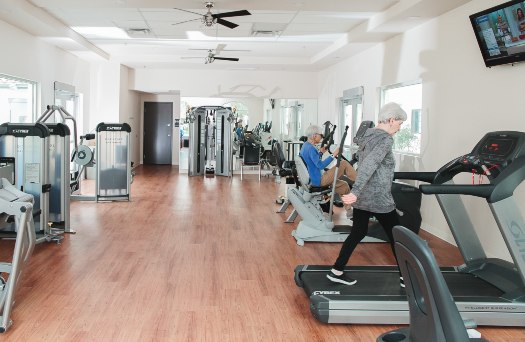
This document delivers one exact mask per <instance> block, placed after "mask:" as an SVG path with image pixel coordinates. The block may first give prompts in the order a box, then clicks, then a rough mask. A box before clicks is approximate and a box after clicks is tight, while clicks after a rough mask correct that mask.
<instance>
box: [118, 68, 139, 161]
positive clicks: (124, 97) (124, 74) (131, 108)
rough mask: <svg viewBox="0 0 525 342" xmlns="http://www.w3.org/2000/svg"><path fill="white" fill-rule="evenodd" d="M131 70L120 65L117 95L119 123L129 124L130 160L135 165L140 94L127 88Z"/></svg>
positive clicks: (137, 145)
mask: <svg viewBox="0 0 525 342" xmlns="http://www.w3.org/2000/svg"><path fill="white" fill-rule="evenodd" d="M130 73H131V74H132V70H130V69H129V68H128V67H125V66H120V96H119V118H118V122H119V123H124V122H125V123H127V124H129V125H130V126H131V135H130V136H131V141H130V145H131V146H130V148H131V161H132V162H134V163H135V166H137V165H138V164H139V162H140V160H141V159H142V158H140V137H141V136H142V134H141V129H140V127H141V126H140V118H141V117H140V94H139V93H137V92H136V91H133V90H129V78H130Z"/></svg>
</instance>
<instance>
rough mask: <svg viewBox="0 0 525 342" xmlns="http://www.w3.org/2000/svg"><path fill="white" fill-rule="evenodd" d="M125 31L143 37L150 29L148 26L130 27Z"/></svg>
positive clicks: (133, 35)
mask: <svg viewBox="0 0 525 342" xmlns="http://www.w3.org/2000/svg"><path fill="white" fill-rule="evenodd" d="M126 32H127V33H128V34H129V35H130V36H132V37H143V36H148V35H149V34H150V33H151V31H150V29H148V28H130V29H127V30H126Z"/></svg>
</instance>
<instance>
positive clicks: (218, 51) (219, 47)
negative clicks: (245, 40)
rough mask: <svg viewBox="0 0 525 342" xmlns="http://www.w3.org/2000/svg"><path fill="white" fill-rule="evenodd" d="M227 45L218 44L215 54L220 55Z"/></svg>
mask: <svg viewBox="0 0 525 342" xmlns="http://www.w3.org/2000/svg"><path fill="white" fill-rule="evenodd" d="M225 47H226V44H217V47H216V48H215V54H216V55H218V54H219V53H221V51H222V50H224V48H225Z"/></svg>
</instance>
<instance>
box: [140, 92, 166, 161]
mask: <svg viewBox="0 0 525 342" xmlns="http://www.w3.org/2000/svg"><path fill="white" fill-rule="evenodd" d="M172 125H173V103H172V102H144V156H143V159H144V164H171V155H172V134H173V126H172Z"/></svg>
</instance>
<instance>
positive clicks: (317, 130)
mask: <svg viewBox="0 0 525 342" xmlns="http://www.w3.org/2000/svg"><path fill="white" fill-rule="evenodd" d="M322 132H323V131H322V130H321V127H319V126H317V125H310V126H308V128H307V129H306V131H305V132H304V134H305V135H306V137H307V138H308V139H311V138H313V137H314V135H316V134H323V133H322Z"/></svg>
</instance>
